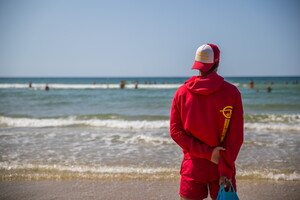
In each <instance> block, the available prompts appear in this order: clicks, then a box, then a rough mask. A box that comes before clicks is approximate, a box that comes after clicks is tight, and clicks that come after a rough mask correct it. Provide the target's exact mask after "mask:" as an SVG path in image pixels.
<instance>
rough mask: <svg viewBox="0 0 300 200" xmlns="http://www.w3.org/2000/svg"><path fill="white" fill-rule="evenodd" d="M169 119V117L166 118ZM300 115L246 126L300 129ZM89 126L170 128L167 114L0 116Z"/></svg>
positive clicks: (7, 123)
mask: <svg viewBox="0 0 300 200" xmlns="http://www.w3.org/2000/svg"><path fill="white" fill-rule="evenodd" d="M166 118H167V119H166ZM299 124H300V115H296V114H295V115H281V114H255V115H249V114H248V115H246V116H245V129H246V130H253V131H289V132H300V126H299ZM68 126H90V127H103V128H117V129H169V120H168V117H163V116H129V117H127V116H121V115H117V114H104V115H91V116H89V115H87V116H68V117H53V118H30V117H10V116H9V117H8V116H0V127H33V128H39V127H68Z"/></svg>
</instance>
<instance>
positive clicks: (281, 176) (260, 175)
mask: <svg viewBox="0 0 300 200" xmlns="http://www.w3.org/2000/svg"><path fill="white" fill-rule="evenodd" d="M237 177H240V178H248V179H267V180H276V181H278V180H284V181H299V180H300V174H299V173H297V172H295V171H294V172H280V171H277V170H275V171H271V170H250V171H245V170H244V171H243V170H240V171H239V170H238V171H237Z"/></svg>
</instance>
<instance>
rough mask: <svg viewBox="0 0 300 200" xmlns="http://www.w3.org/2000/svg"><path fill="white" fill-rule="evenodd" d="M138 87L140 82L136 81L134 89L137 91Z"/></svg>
mask: <svg viewBox="0 0 300 200" xmlns="http://www.w3.org/2000/svg"><path fill="white" fill-rule="evenodd" d="M138 86H139V82H137V81H135V82H134V88H135V89H138Z"/></svg>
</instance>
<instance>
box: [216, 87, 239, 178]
mask: <svg viewBox="0 0 300 200" xmlns="http://www.w3.org/2000/svg"><path fill="white" fill-rule="evenodd" d="M243 140H244V118H243V105H242V99H241V94H240V92H237V94H236V98H235V105H234V106H233V110H232V116H231V121H230V125H229V128H228V132H227V134H226V137H225V140H224V143H223V145H222V146H223V147H224V148H225V149H226V150H225V151H220V163H219V172H220V176H226V177H228V178H232V176H233V175H234V173H235V166H234V162H235V160H236V158H237V156H238V153H239V151H240V148H241V146H242V144H243Z"/></svg>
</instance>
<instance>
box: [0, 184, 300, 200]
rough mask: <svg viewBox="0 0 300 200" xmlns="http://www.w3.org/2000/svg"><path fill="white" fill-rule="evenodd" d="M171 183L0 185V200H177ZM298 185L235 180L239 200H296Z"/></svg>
mask: <svg viewBox="0 0 300 200" xmlns="http://www.w3.org/2000/svg"><path fill="white" fill-rule="evenodd" d="M178 185H179V182H178V181H175V180H170V181H167V180H159V181H153V180H151V181H147V180H123V181H117V180H59V181H54V180H40V181H25V180H11V181H0V199H1V200H2V199H3V200H4V199H5V200H69V199H70V200H71V199H72V200H89V199H92V200H100V199H101V200H102V199H103V200H104V199H105V200H106V199H114V200H123V199H124V200H125V199H126V200H128V199H130V200H135V199H136V200H140V199H146V200H152V199H153V200H154V199H155V200H158V199H161V200H163V199H166V200H167V199H168V200H173V199H178V194H177V193H178ZM299 186H300V182H299V181H263V180H255V181H252V180H238V189H239V191H238V195H239V197H240V199H241V200H254V199H255V200H269V199H270V200H277V199H278V200H279V199H280V200H282V199H288V200H293V199H295V200H296V199H300V187H299ZM208 199H210V198H208Z"/></svg>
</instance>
